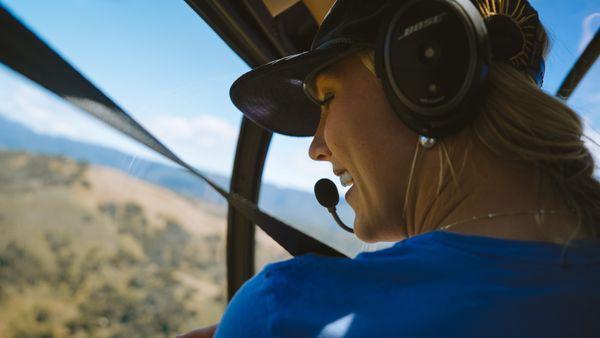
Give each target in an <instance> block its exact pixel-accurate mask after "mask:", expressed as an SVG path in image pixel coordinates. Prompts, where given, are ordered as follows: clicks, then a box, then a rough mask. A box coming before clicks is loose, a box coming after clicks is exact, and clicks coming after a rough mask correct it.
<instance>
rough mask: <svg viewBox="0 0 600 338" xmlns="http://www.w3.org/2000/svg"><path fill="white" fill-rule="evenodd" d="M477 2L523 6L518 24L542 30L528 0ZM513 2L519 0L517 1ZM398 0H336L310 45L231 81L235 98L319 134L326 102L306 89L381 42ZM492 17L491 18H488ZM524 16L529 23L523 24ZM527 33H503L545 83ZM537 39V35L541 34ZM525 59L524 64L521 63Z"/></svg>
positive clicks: (292, 129) (293, 131) (293, 132)
mask: <svg viewBox="0 0 600 338" xmlns="http://www.w3.org/2000/svg"><path fill="white" fill-rule="evenodd" d="M396 2H397V1H396ZM472 2H474V3H475V4H476V5H477V6H478V8H479V9H480V12H481V13H482V15H484V17H486V15H487V17H486V19H487V18H490V17H494V16H497V15H496V14H500V15H501V16H507V15H506V14H511V13H512V12H513V11H514V12H519V10H520V11H521V13H520V15H521V17H520V18H517V19H516V20H512V22H514V25H513V26H516V27H518V28H517V29H519V32H523V30H522V29H520V28H519V27H520V26H525V24H527V27H530V26H531V24H532V22H531V21H532V20H533V21H534V22H533V26H534V27H536V33H537V31H538V30H539V29H538V27H540V24H539V20H538V18H537V12H535V10H534V9H533V8H532V7H531V6H530V5H529V4H528V3H527V1H524V0H523V1H521V0H505V1H501V0H472ZM493 2H497V3H499V4H498V9H500V3H503V7H502V8H503V9H504V10H505V11H506V12H507V13H503V12H500V11H498V12H497V13H496V12H495V10H496V7H495V6H494V12H492V8H491V7H490V8H489V10H488V5H489V4H490V3H493ZM512 2H514V3H517V2H518V3H517V4H512V6H511V5H510V3H512ZM393 3H394V1H393V0H368V1H367V0H338V1H336V3H335V4H334V5H333V7H332V8H331V10H330V11H329V13H328V14H327V16H326V17H325V19H324V21H323V23H322V25H321V27H320V28H319V30H318V32H317V34H316V36H315V38H314V41H313V43H312V46H311V48H310V50H309V51H307V52H304V53H300V54H296V55H291V56H287V57H284V58H282V59H279V60H275V61H272V62H269V63H267V64H265V65H262V66H260V67H257V68H255V69H253V70H251V71H249V72H247V73H246V74H244V75H242V76H241V77H240V78H238V79H237V80H236V81H235V82H234V83H233V85H232V86H231V89H230V96H231V100H232V102H233V103H234V105H235V106H236V107H237V108H238V109H240V110H241V111H242V113H244V115H246V117H248V118H249V119H250V120H252V121H254V122H255V123H257V124H258V125H260V126H261V127H263V128H265V129H267V130H270V131H272V132H274V133H280V134H283V135H289V136H312V135H314V133H315V131H316V129H317V126H318V123H319V119H320V109H321V108H320V106H319V105H318V104H317V103H316V102H315V101H313V100H311V98H309V96H308V95H306V92H305V88H304V84H305V83H306V81H307V80H308V79H310V78H311V77H312V76H314V75H315V74H316V73H318V72H319V71H321V70H323V69H324V68H326V67H328V66H330V65H332V64H333V63H335V62H337V61H339V60H340V59H342V58H344V57H346V56H349V55H350V54H352V53H354V52H356V51H357V50H360V49H363V48H367V47H370V48H375V45H376V43H377V39H378V35H379V34H380V26H381V23H382V21H383V20H384V19H385V18H386V16H387V12H389V11H386V10H389V9H390V8H391V6H392V5H393ZM519 6H522V8H521V7H519ZM523 19H526V20H523ZM497 21H498V22H500V23H501V24H502V25H506V26H508V28H512V26H511V25H510V22H511V20H509V22H508V24H507V22H506V20H497ZM486 22H491V21H489V20H486ZM519 22H523V23H524V24H521V25H520V26H519V25H518V23H519ZM501 29H505V28H501ZM491 33H494V32H491ZM525 33H527V32H524V34H521V35H519V34H515V35H514V36H515V38H514V39H512V38H509V39H508V40H507V39H506V37H505V36H503V41H502V43H503V44H505V45H507V46H508V47H510V48H513V49H515V46H517V48H516V49H517V51H518V58H515V60H517V61H518V62H519V63H518V64H517V63H516V62H514V63H513V62H511V63H513V65H514V66H515V67H517V68H519V69H522V70H527V71H528V72H529V73H530V74H531V75H532V77H533V78H534V79H536V81H538V83H539V81H541V77H542V76H543V59H542V56H541V52H540V51H538V50H535V51H534V50H533V49H535V48H536V47H537V45H536V44H535V43H531V41H520V40H518V39H521V37H522V36H528V35H527V34H529V33H527V34H525ZM492 38H493V37H492ZM531 40H535V41H537V40H538V37H537V36H536V37H534V38H532V39H531ZM508 47H507V48H508ZM502 48H503V47H501V49H502ZM507 48H503V49H502V50H504V49H507ZM526 49H527V50H526ZM537 49H539V48H537ZM492 50H494V48H493V47H492ZM524 51H526V53H524ZM533 54H535V55H533ZM510 57H511V56H509V57H508V59H510ZM510 60H511V61H512V59H510ZM520 64H523V65H521V66H519V65H520ZM530 65H533V67H530ZM526 68H532V69H533V71H531V72H530V71H529V70H528V69H526Z"/></svg>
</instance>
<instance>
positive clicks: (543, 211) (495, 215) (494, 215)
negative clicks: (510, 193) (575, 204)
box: [440, 209, 561, 230]
mask: <svg viewBox="0 0 600 338" xmlns="http://www.w3.org/2000/svg"><path fill="white" fill-rule="evenodd" d="M560 211H561V210H560V209H552V210H546V209H539V210H529V211H513V212H504V213H494V212H491V213H489V214H487V215H483V216H473V217H471V218H465V219H463V220H460V221H458V222H454V223H450V224H446V225H443V226H441V227H440V230H447V229H449V228H451V227H453V226H455V225H459V224H463V223H467V222H473V221H478V220H480V219H492V218H498V217H504V216H517V215H533V214H538V215H539V216H544V215H554V214H558V213H559V212H560Z"/></svg>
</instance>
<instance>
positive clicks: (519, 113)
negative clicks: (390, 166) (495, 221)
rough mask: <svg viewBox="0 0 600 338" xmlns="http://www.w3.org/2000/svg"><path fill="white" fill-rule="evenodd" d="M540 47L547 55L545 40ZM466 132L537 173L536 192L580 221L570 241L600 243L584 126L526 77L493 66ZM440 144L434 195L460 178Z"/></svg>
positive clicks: (367, 59)
mask: <svg viewBox="0 0 600 338" xmlns="http://www.w3.org/2000/svg"><path fill="white" fill-rule="evenodd" d="M544 46H545V48H544V50H547V48H548V39H547V37H546V36H545V34H544ZM545 54H546V53H545ZM358 57H359V58H360V60H361V61H362V63H363V65H364V66H365V67H366V68H367V69H369V70H370V71H371V72H372V73H373V74H375V73H376V72H375V66H374V52H373V50H371V49H365V50H361V51H359V52H358ZM467 128H470V133H471V138H472V141H473V142H476V143H478V144H481V145H483V146H484V147H485V148H486V149H487V150H489V151H490V152H491V153H493V154H494V155H495V156H497V157H498V158H499V159H501V160H505V161H507V162H511V163H515V164H518V165H522V166H524V167H526V168H530V169H531V170H536V171H537V172H538V173H539V174H540V175H539V177H540V182H538V183H539V184H540V188H541V187H542V183H543V182H546V183H549V184H550V187H552V188H553V189H554V191H555V192H557V193H558V194H559V195H560V196H562V197H563V198H564V201H565V203H566V204H567V205H566V207H567V208H568V209H570V210H572V212H573V213H574V214H575V215H576V216H577V220H578V225H577V228H576V229H575V231H574V233H573V234H572V236H573V237H575V236H576V235H577V234H578V233H581V230H585V231H586V232H587V233H589V234H591V235H592V237H594V238H599V237H600V236H599V235H600V182H598V180H596V178H595V177H594V169H595V163H594V159H593V157H592V155H591V153H590V151H589V149H588V148H587V147H586V146H585V143H584V140H583V138H584V135H583V124H582V121H581V119H580V117H579V116H578V115H577V113H576V112H575V111H573V110H572V109H571V108H569V107H568V106H567V105H566V104H565V103H564V102H562V101H560V100H559V99H557V98H555V97H553V96H550V95H548V94H546V93H545V92H543V91H542V90H541V89H540V88H538V87H537V85H536V84H535V83H534V82H533V80H532V79H531V78H530V77H529V76H528V75H526V74H525V73H523V72H520V71H518V70H517V69H515V68H514V67H512V66H511V65H509V64H507V63H503V62H493V63H492V64H491V66H490V71H489V80H488V88H487V90H486V94H485V99H484V102H483V104H482V106H481V111H480V114H479V115H478V117H477V118H476V119H475V120H474V121H473V122H472V123H471V124H470V125H469V126H468V127H467ZM441 141H442V142H441V144H440V174H439V175H440V177H439V179H438V182H439V185H438V189H437V192H438V193H439V190H440V189H439V187H440V186H441V184H442V181H443V177H444V176H446V177H451V178H452V179H453V181H454V182H455V184H456V185H458V182H457V176H459V175H457V174H456V172H455V170H454V167H453V166H452V163H451V162H450V156H448V149H446V145H445V144H444V142H443V140H441ZM465 156H466V153H465ZM416 157H417V156H416V153H415V159H416ZM465 160H466V157H465V158H463V161H462V162H463V166H464V163H465ZM413 165H414V164H413ZM447 171H449V175H447V174H445V172H447ZM410 176H411V177H410V178H409V186H408V188H407V191H408V190H410V188H411V187H410V186H411V184H412V181H413V180H412V170H411V175H410ZM405 207H406V202H405Z"/></svg>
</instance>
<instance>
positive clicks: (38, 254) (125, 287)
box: [0, 151, 287, 337]
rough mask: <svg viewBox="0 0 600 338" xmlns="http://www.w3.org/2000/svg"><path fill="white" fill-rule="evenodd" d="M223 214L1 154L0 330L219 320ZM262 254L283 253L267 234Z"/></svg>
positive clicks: (63, 165)
mask: <svg viewBox="0 0 600 338" xmlns="http://www.w3.org/2000/svg"><path fill="white" fill-rule="evenodd" d="M121 187H126V189H121ZM225 212H226V210H225V208H224V207H223V206H222V205H219V204H215V203H209V202H206V201H200V200H198V199H193V198H185V197H182V196H181V195H179V194H177V193H175V192H173V191H171V190H168V189H166V188H164V187H160V186H157V185H154V184H151V183H148V182H145V181H142V180H140V179H137V178H133V177H130V176H128V175H126V174H124V173H122V172H120V171H118V170H114V169H112V168H107V167H101V166H97V165H90V164H87V163H85V162H78V161H74V160H71V159H68V158H66V157H59V156H46V155H32V154H29V153H26V152H15V151H10V152H7V151H1V152H0V230H1V231H2V234H3V236H2V237H0V286H1V287H0V337H167V336H173V335H174V334H175V333H176V332H182V331H185V330H189V329H191V328H193V327H197V326H198V325H203V324H209V323H213V322H215V321H217V320H218V318H219V316H220V314H221V312H222V310H223V309H224V306H225V302H226V301H225V257H224V253H225V250H224V243H225V242H224V232H225ZM258 250H259V252H258V255H259V256H261V257H263V259H265V260H275V259H282V258H285V257H287V256H286V255H284V254H283V253H282V252H281V250H280V249H278V248H277V246H276V245H275V244H274V243H273V242H272V241H270V240H269V239H267V238H266V237H265V236H264V235H261V236H259V241H258Z"/></svg>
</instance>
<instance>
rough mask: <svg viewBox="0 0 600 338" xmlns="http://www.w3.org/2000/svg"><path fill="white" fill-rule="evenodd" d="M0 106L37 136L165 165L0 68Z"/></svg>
mask: <svg viewBox="0 0 600 338" xmlns="http://www.w3.org/2000/svg"><path fill="white" fill-rule="evenodd" d="M0 102H2V103H1V105H0V114H2V115H3V116H5V117H7V118H8V119H10V120H13V121H16V122H19V123H21V124H23V125H25V126H27V127H28V128H30V129H32V130H33V131H35V132H37V133H39V134H44V135H50V136H57V137H65V138H69V139H73V140H78V141H83V142H89V143H94V144H100V145H104V146H108V147H111V148H115V149H119V150H121V151H124V152H126V153H130V154H133V155H135V156H140V157H144V158H148V159H152V160H160V161H164V160H162V157H160V156H158V155H156V154H154V153H153V152H152V151H150V150H148V149H147V148H145V147H144V146H142V145H139V144H138V143H136V142H135V141H133V140H130V139H129V138H128V137H126V136H123V135H121V134H120V133H119V132H117V131H115V130H113V129H112V128H111V127H108V126H106V125H105V124H103V123H102V122H100V121H98V120H96V119H95V118H93V117H91V116H89V115H88V114H87V113H85V112H83V111H81V110H79V109H78V108H76V107H74V106H72V105H71V104H69V103H67V102H66V101H64V100H63V99H62V98H60V97H57V96H55V95H54V94H52V93H50V92H48V91H46V90H45V89H43V88H40V87H38V86H37V85H35V84H33V83H31V82H29V81H28V80H25V79H24V78H21V77H20V76H18V75H16V74H14V73H12V72H10V71H7V70H6V69H5V68H0Z"/></svg>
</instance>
